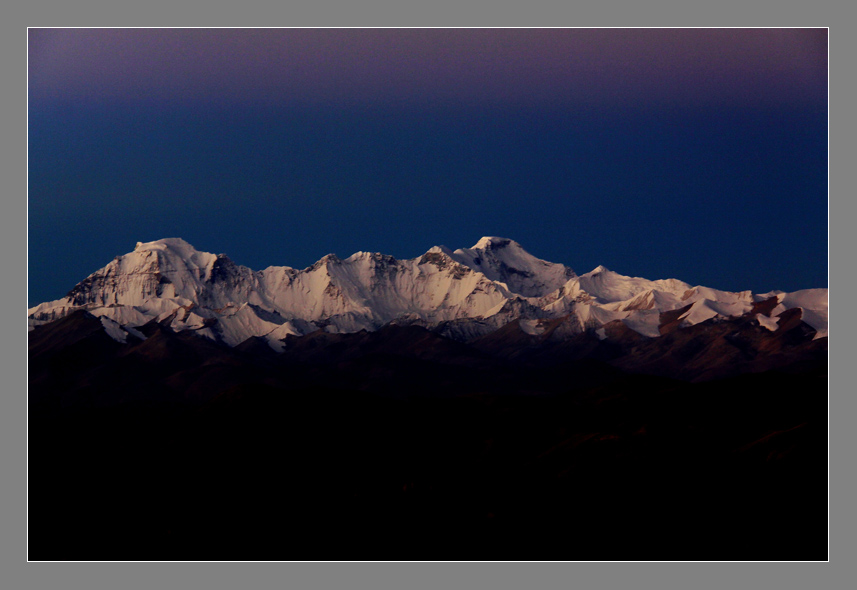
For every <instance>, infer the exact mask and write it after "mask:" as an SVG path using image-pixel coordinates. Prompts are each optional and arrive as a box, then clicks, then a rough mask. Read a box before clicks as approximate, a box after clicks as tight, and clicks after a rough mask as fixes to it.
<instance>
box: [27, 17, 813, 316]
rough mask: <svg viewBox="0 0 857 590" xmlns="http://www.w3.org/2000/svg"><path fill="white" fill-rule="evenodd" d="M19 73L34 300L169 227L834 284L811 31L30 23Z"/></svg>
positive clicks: (624, 269)
mask: <svg viewBox="0 0 857 590" xmlns="http://www.w3.org/2000/svg"><path fill="white" fill-rule="evenodd" d="M29 71H30V80H29V195H28V202H29V273H30V276H29V290H30V291H29V303H30V304H34V303H38V302H40V301H44V300H49V299H56V298H59V297H61V296H62V295H64V294H65V292H67V291H68V290H69V289H70V288H71V287H72V286H73V285H74V284H75V283H77V282H78V281H79V280H81V279H83V278H84V277H85V276H86V275H88V274H89V273H91V272H93V271H94V270H96V269H97V268H99V267H101V266H103V265H104V264H106V263H107V262H109V261H110V260H111V259H112V258H113V257H114V256H116V255H118V254H122V253H125V252H128V251H130V250H131V249H133V247H134V244H135V242H137V241H149V240H155V239H159V238H163V237H175V236H178V237H183V238H185V239H186V240H188V241H189V242H190V243H192V244H194V245H195V246H196V247H197V248H199V249H201V250H206V251H212V252H218V253H219V252H224V253H226V254H229V255H230V256H231V257H232V258H233V259H234V260H235V261H236V262H238V263H239V264H244V265H247V266H250V267H251V268H254V269H261V268H264V267H266V266H269V265H272V264H283V265H290V266H294V267H298V268H303V267H305V266H308V265H310V264H311V263H312V262H314V261H315V260H317V259H318V258H320V257H321V256H323V255H324V254H326V253H328V252H335V253H337V254H339V255H340V256H347V255H349V254H351V253H353V252H354V251H357V250H375V251H382V252H385V253H388V254H392V255H394V256H396V257H400V258H406V257H413V256H418V255H420V254H422V253H423V252H425V250H427V249H428V248H429V247H431V246H433V245H436V244H445V245H447V246H449V247H452V248H457V247H468V246H471V245H473V244H474V243H475V242H476V241H477V240H478V239H479V237H480V236H483V235H501V236H506V237H510V238H513V239H515V240H517V241H518V242H520V243H521V244H522V245H523V246H524V247H525V248H526V249H527V250H529V251H530V252H532V253H533V254H535V255H537V256H540V257H542V258H546V259H548V260H551V261H555V262H563V263H566V264H568V265H570V266H571V267H572V268H574V269H575V270H576V271H577V272H579V273H583V272H587V271H589V270H591V269H592V268H594V267H595V266H597V265H598V264H604V265H606V266H607V267H609V268H611V269H613V270H616V271H617V272H621V273H623V274H630V275H636V276H644V277H647V278H651V279H657V278H666V277H675V278H679V279H682V280H685V281H687V282H690V283H693V284H704V285H708V286H711V287H716V288H721V289H728V290H743V289H752V290H754V291H767V290H771V289H783V290H796V289H802V288H809V287H820V286H826V285H827V31H826V30H825V29H811V30H800V29H790V30H777V29H763V30H753V29H727V30H708V29H682V30H660V29H633V30H621V29H597V30H574V29H572V30H567V29H558V30H554V29H536V30H525V29H505V30H489V29H478V30H466V29H439V30H419V29H407V30H395V29H368V30H352V29H338V30H314V29H311V30H301V29H296V30H292V29H278V30H237V29H219V30H204V29H193V30H179V29H158V30H145V29H133V30H112V29H97V30H86V29H71V30H62V29H59V30H56V29H49V30H35V29H31V30H30V39H29Z"/></svg>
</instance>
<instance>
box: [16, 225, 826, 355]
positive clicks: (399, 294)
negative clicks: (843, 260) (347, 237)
mask: <svg viewBox="0 0 857 590" xmlns="http://www.w3.org/2000/svg"><path fill="white" fill-rule="evenodd" d="M774 298H775V299H774ZM81 308H83V309H86V310H87V311H89V312H90V313H92V314H94V315H96V316H100V317H101V318H102V322H103V323H104V325H105V329H106V331H107V333H108V334H109V335H110V336H111V337H112V338H114V339H115V340H118V341H120V342H124V341H126V339H127V338H128V336H129V335H131V336H134V337H137V338H140V337H143V336H142V334H141V333H140V332H139V331H137V330H136V329H135V328H136V327H139V326H141V325H143V324H145V323H147V322H150V321H152V320H157V321H158V322H160V323H162V324H163V325H167V326H169V327H171V328H172V329H173V330H195V331H197V332H198V333H199V334H201V335H203V336H206V337H208V338H211V339H213V340H218V341H222V342H225V343H226V344H228V345H230V346H235V345H237V344H239V343H241V342H243V341H244V340H246V339H247V338H250V337H253V336H259V337H263V338H265V339H266V340H267V341H268V342H269V344H270V345H271V346H272V347H273V348H274V349H276V350H282V348H283V339H284V338H285V337H286V336H288V335H301V334H307V333H310V332H313V331H316V330H319V329H323V330H326V331H329V332H357V331H360V330H376V329H378V328H380V327H381V326H383V325H385V324H388V323H391V322H395V323H400V324H417V325H422V326H425V327H429V328H432V329H437V330H438V331H440V332H441V333H443V334H445V335H447V336H450V337H453V338H457V339H459V340H468V339H471V338H475V337H478V336H483V335H485V334H487V333H490V332H492V331H494V330H496V329H498V328H501V327H503V326H504V325H506V324H508V323H510V322H512V321H514V320H518V319H520V320H522V321H521V322H519V323H518V326H520V329H521V330H522V331H525V332H526V333H528V334H537V333H539V330H540V325H541V324H542V323H543V322H546V321H549V320H554V319H557V318H564V320H565V321H564V322H563V325H564V326H565V333H567V334H569V335H573V334H575V333H579V332H583V331H592V332H593V333H595V334H599V335H603V334H604V331H603V329H602V327H603V326H604V325H606V324H609V323H611V322H621V323H622V324H624V325H625V326H627V327H628V328H630V329H631V330H634V331H635V332H638V333H640V334H643V335H645V336H649V337H658V336H660V335H661V334H662V333H663V330H664V329H665V328H664V325H665V321H666V318H667V316H664V315H662V314H664V312H676V313H678V310H681V312H680V313H678V317H676V318H674V317H672V316H675V315H676V313H673V314H671V315H670V314H668V317H669V320H670V321H671V322H672V325H674V326H675V325H677V326H678V327H681V326H688V325H693V324H697V323H699V322H703V321H706V320H710V319H712V318H714V319H715V321H716V318H726V317H732V316H741V315H745V314H754V315H755V316H756V317H757V321H758V322H759V324H760V325H762V326H763V327H765V328H767V329H769V330H776V329H777V328H778V316H779V315H780V314H781V313H783V312H784V311H786V310H788V309H794V308H798V309H799V310H800V314H801V319H802V320H803V321H804V322H806V323H807V324H809V325H810V326H811V327H812V328H814V329H815V330H816V336H815V337H816V338H821V337H825V336H827V289H808V290H804V291H797V292H794V293H783V292H780V291H774V292H771V293H766V294H761V295H755V294H753V293H751V292H750V291H742V292H740V293H731V292H728V291H718V290H716V289H710V288H707V287H701V286H691V285H688V284H687V283H684V282H682V281H679V280H676V279H666V280H657V281H650V280H647V279H642V278H635V277H627V276H623V275H620V274H618V273H615V272H613V271H610V270H608V269H606V268H604V267H601V266H599V267H598V268H596V269H594V270H593V271H591V272H588V273H586V274H584V275H580V276H577V275H576V274H575V273H574V271H572V270H571V269H570V268H568V267H567V266H564V265H562V264H557V263H551V262H547V261H545V260H541V259H539V258H536V257H535V256H533V255H531V254H529V253H528V252H526V251H525V250H524V249H523V248H522V247H521V245H520V244H518V243H517V242H514V241H512V240H509V239H506V238H499V237H484V238H482V239H480V240H479V241H478V242H477V243H476V244H475V245H474V246H473V247H472V248H461V249H458V250H455V251H452V250H450V249H448V248H446V247H444V246H435V247H433V248H431V249H430V250H429V251H428V252H426V253H425V254H423V255H422V256H420V257H418V258H414V259H410V260H397V259H395V258H393V257H392V256H388V255H384V254H378V253H370V252H357V253H355V254H352V255H351V256H349V257H348V258H345V259H340V258H338V257H337V256H335V255H333V254H328V255H327V256H325V257H323V258H322V259H321V260H319V261H318V262H316V263H315V264H313V265H312V266H310V267H308V268H305V269H303V270H297V269H294V268H290V267H287V266H277V267H270V268H266V269H264V270H262V271H253V270H251V269H249V268H247V267H244V266H240V265H236V264H235V263H234V262H232V261H231V260H230V259H229V258H228V257H227V256H225V255H223V254H218V255H215V254H210V253H207V252H199V251H197V250H196V249H195V248H194V247H193V246H191V245H190V244H188V243H187V242H185V241H184V240H182V239H179V238H167V239H163V240H158V241H155V242H148V243H138V244H137V245H136V247H135V248H134V250H133V251H132V252H129V253H128V254H125V255H123V256H118V257H117V258H115V259H114V260H113V261H111V262H110V263H109V264H107V266H105V267H104V268H101V269H99V270H97V271H96V272H94V273H93V274H91V275H90V276H88V277H86V278H85V279H84V280H83V281H81V282H80V283H79V284H78V285H76V286H75V287H74V288H73V289H72V290H71V291H70V292H69V293H68V294H67V295H66V297H64V298H63V299H59V300H57V301H50V302H46V303H42V304H40V305H37V306H36V307H33V308H31V309H29V310H28V321H29V324H30V327H31V328H32V327H34V326H37V325H39V324H42V323H45V322H49V321H52V320H55V319H58V318H60V317H63V316H64V315H66V314H68V313H70V312H71V311H74V310H76V309H81ZM676 322H677V324H676Z"/></svg>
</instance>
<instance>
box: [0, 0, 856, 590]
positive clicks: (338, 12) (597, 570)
mask: <svg viewBox="0 0 857 590" xmlns="http://www.w3.org/2000/svg"><path fill="white" fill-rule="evenodd" d="M653 4H654V6H653ZM836 4H837V5H838V6H842V5H843V3H836ZM832 7H833V2H829V3H819V2H818V1H816V2H812V3H806V2H804V3H800V5H796V3H792V4H791V5H786V3H775V2H773V1H769V0H766V1H765V2H753V3H746V2H743V3H740V4H737V5H730V6H728V7H727V6H724V5H723V4H722V3H713V2H706V3H695V5H691V4H689V3H687V2H680V1H677V0H673V1H669V2H658V3H650V2H646V3H642V2H633V1H630V0H626V1H622V2H616V1H614V0H605V1H603V2H600V3H598V4H597V5H596V6H583V7H579V6H574V5H571V4H570V3H567V4H564V5H557V3H553V2H551V3H549V4H548V5H547V6H545V3H544V2H542V1H541V0H539V1H538V2H535V3H534V2H533V1H532V0H531V1H529V2H523V3H522V2H517V3H515V2H491V1H489V0H478V1H467V2H462V1H459V2H456V3H454V4H453V3H450V4H444V5H443V6H441V7H438V5H437V4H436V3H428V2H419V3H410V4H409V5H405V4H404V3H402V2H394V1H392V0H377V1H374V2H366V1H360V2H359V3H358V2H354V1H352V2H348V1H346V0H336V1H331V0H316V1H315V2H313V3H312V4H309V3H307V4H306V5H302V6H287V5H283V6H270V5H264V4H263V5H262V6H260V5H259V3H256V2H249V3H248V2H246V1H245V2H240V3H230V4H229V5H228V6H227V5H226V3H225V2H216V3H213V2H206V3H204V2H203V1H202V0H193V1H187V2H182V3H180V4H177V3H175V2H171V3H169V4H167V3H158V5H157V6H153V4H152V3H133V4H126V5H124V6H121V7H120V6H117V4H116V3H115V2H113V3H112V2H108V1H106V0H98V1H95V0H93V1H90V2H74V3H72V2H59V1H51V2H42V1H38V0H34V1H32V2H29V3H27V5H26V6H19V7H17V8H15V9H11V8H7V10H6V11H5V14H4V20H3V25H2V32H3V34H2V35H0V43H2V48H3V50H2V52H0V59H2V63H3V73H4V77H5V78H6V79H7V84H4V85H3V87H2V89H0V96H2V100H0V105H2V106H3V117H2V119H0V120H2V127H0V129H2V130H3V132H4V133H3V134H2V136H3V138H4V141H3V142H2V152H0V154H2V157H0V163H2V164H0V166H2V171H3V173H4V174H3V178H4V179H7V184H5V185H4V188H5V191H6V192H8V196H7V198H4V199H2V201H0V202H2V207H3V215H2V216H0V220H2V223H3V232H2V235H3V236H4V240H3V242H4V248H3V250H2V252H3V255H4V260H5V263H4V267H3V270H4V273H3V274H4V275H6V276H7V277H10V278H7V279H6V280H4V281H2V283H0V285H2V286H0V289H2V300H3V301H10V302H15V301H18V299H17V297H16V293H17V292H18V289H21V287H19V286H18V285H20V284H22V283H24V284H25V279H26V272H27V265H26V243H27V234H26V225H25V224H24V223H23V220H24V219H25V218H26V198H25V195H26V175H25V174H24V171H25V170H26V156H27V154H26V151H25V150H24V149H23V145H24V141H25V139H26V118H25V116H24V113H25V111H24V109H25V108H26V95H25V94H24V91H23V88H24V85H25V83H26V82H25V80H26V62H25V59H26V27H28V26H230V27H231V26H248V27H253V26H266V25H267V26H271V25H276V26H343V27H352V26H455V27H466V26H511V27H519V26H520V27H524V26H564V27H577V26H795V27H801V26H816V27H831V30H830V56H831V57H830V63H831V65H834V66H836V67H835V70H831V71H835V72H836V76H835V77H834V76H831V80H832V81H833V83H831V84H830V88H831V90H835V91H836V92H837V94H836V96H837V97H842V98H841V99H839V100H837V99H832V100H831V101H830V106H831V108H830V112H831V113H834V114H836V115H837V118H836V124H835V125H831V126H830V159H829V169H830V170H833V171H838V174H837V176H836V178H835V179H834V178H833V176H832V175H831V178H830V198H829V212H834V213H835V215H830V216H829V219H830V228H831V230H833V229H834V228H839V230H841V231H830V234H829V235H830V236H831V237H832V236H836V238H837V241H836V245H837V248H836V249H835V255H834V256H832V258H834V259H835V260H836V261H837V264H842V263H843V260H844V256H845V253H846V252H847V250H846V249H845V247H844V242H843V243H840V238H841V239H842V240H844V236H845V235H846V234H844V229H845V223H846V222H847V221H849V211H850V212H851V213H853V208H854V204H853V200H850V199H848V198H847V196H846V195H847V194H848V193H847V192H845V189H846V187H848V186H850V183H848V178H847V177H846V176H845V171H846V170H848V169H849V168H853V153H854V151H853V150H848V149H847V147H849V146H850V144H849V142H848V140H847V138H849V137H855V134H854V133H853V130H854V129H853V127H854V123H853V120H850V119H849V118H845V117H844V115H845V114H846V113H847V112H848V110H847V109H846V107H845V104H844V97H845V96H846V94H845V91H846V88H845V84H846V82H845V81H847V80H851V81H852V84H853V80H854V76H853V75H852V76H846V75H845V72H844V68H845V66H846V65H847V64H848V62H849V61H850V59H851V56H852V55H853V54H854V52H853V51H852V52H848V51H847V46H846V43H847V40H848V38H849V32H850V31H847V29H846V27H845V26H841V27H837V26H835V25H836V24H838V23H840V22H841V23H843V25H844V24H845V23H847V22H849V21H848V20H847V13H846V12H845V9H841V10H837V9H834V8H832ZM617 15H618V16H617ZM842 18H846V20H845V21H842V20H840V19H842ZM9 80H11V81H12V82H11V83H8V81H9ZM852 90H853V88H852ZM831 96H833V95H831ZM840 102H841V103H842V108H837V107H838V106H839V105H840ZM849 132H850V133H849ZM852 141H853V140H852ZM837 179H838V182H837ZM9 183H11V184H9ZM851 219H853V216H852V217H851ZM830 245H832V244H831V243H829V246H830ZM829 252H831V253H833V252H834V249H833V248H829ZM840 268H841V267H840ZM11 269H14V271H13V272H9V270H11ZM846 276H850V273H848V274H846V273H844V272H842V273H840V274H839V275H837V279H836V281H835V283H836V284H837V285H838V283H839V282H840V281H841V282H843V283H844V277H846ZM841 288H842V292H843V293H845V292H846V291H845V285H844V284H843V285H842V287H841ZM836 293H837V295H834V297H833V300H834V301H833V307H834V309H838V308H837V305H838V302H839V301H840V298H838V291H837V292H836ZM23 296H24V294H21V295H20V297H23ZM841 300H842V301H843V305H844V301H845V299H844V297H843V298H841ZM22 303H23V302H22ZM22 308H23V304H22ZM22 312H23V309H21V310H20V311H19V310H17V308H16V307H15V306H14V305H7V306H4V308H3V313H2V316H0V317H2V326H3V328H4V329H3V334H4V354H3V355H2V358H3V369H4V370H3V374H4V377H5V378H4V379H3V382H2V383H3V386H2V392H3V395H2V396H0V400H2V401H0V404H2V405H0V437H2V443H0V457H2V466H3V475H4V477H2V478H0V482H2V483H0V498H2V503H0V522H2V523H3V526H2V527H0V530H2V539H0V543H2V545H0V556H2V559H3V565H2V568H3V569H2V571H3V576H2V578H3V579H4V581H6V580H8V581H9V582H10V584H9V587H13V588H30V587H32V588H45V589H47V588H58V587H62V588H92V589H95V590H97V589H99V588H161V587H165V588H173V587H180V588H186V587H191V588H193V587H199V588H236V587H274V586H277V587H281V586H283V585H285V586H292V585H293V586H294V587H297V588H308V587H312V588H328V589H333V588H341V587H348V588H353V587H358V588H361V587H366V588H383V587H392V588H399V587H407V588H411V587H426V588H441V587H452V588H456V587H467V588H471V587H477V588H478V587H486V588H487V587H491V588H496V587H508V588H522V587H539V588H553V587H567V586H576V585H580V586H581V587H586V588H589V587H603V588H623V587H629V586H631V585H632V584H633V586H634V587H640V586H643V587H650V586H651V587H655V588H673V587H675V588H705V587H712V588H713V587H717V588H722V587H733V586H734V587H739V588H741V587H744V588H749V587H752V588H756V587H761V588H765V587H771V588H808V587H839V586H842V587H847V580H848V578H849V576H848V575H847V571H846V568H848V566H849V565H850V564H849V558H850V557H851V554H852V551H850V550H853V547H854V544H853V533H852V535H847V533H848V532H849V531H853V530H854V527H853V526H850V525H852V524H853V520H852V519H853V518H854V517H853V515H851V514H849V513H850V512H851V511H848V510H847V504H846V503H845V502H844V498H845V497H844V490H847V489H849V488H850V486H849V484H853V483H854V481H853V480H854V473H855V470H854V469H853V464H851V462H852V461H853V459H851V458H850V457H852V456H853V453H850V452H849V451H853V446H854V441H853V436H852V437H851V440H848V437H847V432H848V426H847V425H846V424H847V422H846V420H847V419H848V417H850V416H853V415H854V404H855V400H854V396H852V395H849V394H851V392H852V388H850V387H848V385H849V382H848V380H847V379H846V378H845V376H844V375H843V374H842V373H841V372H839V371H837V370H836V368H837V367H842V366H844V362H845V361H846V359H849V358H850V355H849V354H848V353H849V350H853V349H851V338H853V337H851V336H849V334H852V333H853V329H851V328H852V326H851V325H850V322H852V320H851V319H849V316H848V315H845V314H842V315H840V316H839V319H838V321H837V323H835V324H834V326H833V330H832V332H833V335H832V343H833V345H832V346H831V347H830V361H831V365H830V366H831V369H832V370H831V373H830V397H829V400H830V408H831V418H830V420H831V422H830V424H831V438H830V448H831V455H830V458H831V495H830V499H831V504H830V507H831V514H832V518H831V531H830V532H831V537H830V563H829V564H825V563H789V564H778V563H759V564H757V563H737V564H723V563H701V564H690V563H675V564H670V563H628V564H622V563H593V564H587V563H547V564H542V563H519V564H515V563H481V564H480V563H449V564H433V563H414V564H401V563H389V564H383V563H380V564H370V563H344V564H336V563H305V564H301V563H261V564H256V563H166V564H154V563H130V564H119V563H57V564H49V563H27V562H26V487H25V483H26V468H27V466H26V446H25V445H26V421H25V420H24V417H25V415H26V397H25V395H24V392H25V391H26V371H25V367H26V351H25V349H24V347H23V345H22V344H19V343H20V342H21V340H18V339H19V338H21V339H23V333H24V328H23V326H24V320H23V315H24V314H23V313H22ZM18 331H20V332H18ZM18 334H20V336H19V335H18ZM837 582H839V583H837Z"/></svg>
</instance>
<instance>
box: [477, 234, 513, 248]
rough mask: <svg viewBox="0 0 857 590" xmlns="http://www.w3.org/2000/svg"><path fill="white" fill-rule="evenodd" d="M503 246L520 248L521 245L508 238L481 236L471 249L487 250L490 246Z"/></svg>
mask: <svg viewBox="0 0 857 590" xmlns="http://www.w3.org/2000/svg"><path fill="white" fill-rule="evenodd" d="M504 246H514V247H517V248H521V245H520V244H519V243H518V242H516V241H514V240H510V239H509V238H501V237H499V236H483V237H481V238H479V241H478V242H476V244H475V245H474V246H473V248H471V250H488V249H492V248H502V247H504Z"/></svg>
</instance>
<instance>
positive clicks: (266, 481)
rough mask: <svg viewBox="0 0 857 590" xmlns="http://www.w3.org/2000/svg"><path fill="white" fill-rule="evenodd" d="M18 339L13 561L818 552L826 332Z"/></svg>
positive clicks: (733, 326)
mask: <svg viewBox="0 0 857 590" xmlns="http://www.w3.org/2000/svg"><path fill="white" fill-rule="evenodd" d="M140 331H141V332H142V333H143V334H144V335H146V336H147V338H146V339H145V340H138V339H129V341H128V342H127V343H124V344H123V343H119V342H116V341H115V340H113V339H111V338H110V337H109V336H108V335H107V334H106V332H105V331H104V330H103V326H102V325H101V322H100V321H99V320H98V319H97V318H94V317H93V316H90V315H89V314H87V313H86V312H76V313H73V314H71V315H69V316H67V317H65V318H62V319H61V320H57V321H55V322H52V323H50V324H46V325H44V326H40V327H38V328H36V329H35V330H33V331H32V332H31V333H30V358H29V375H30V379H29V400H30V405H29V409H30V413H29V449H28V452H29V559H31V560H584V561H588V560H825V559H827V523H828V521H827V518H828V516H827V411H828V410H827V339H826V338H822V339H816V340H813V339H812V336H813V332H812V330H811V328H808V327H807V326H806V325H805V324H803V323H802V322H800V321H799V318H797V319H796V320H795V321H794V322H783V327H782V328H781V329H780V330H777V331H775V332H770V331H768V330H766V329H764V328H761V327H759V326H757V325H755V326H754V325H752V324H751V323H750V322H746V321H745V322H743V323H742V319H741V318H737V319H734V320H729V321H720V322H703V323H702V324H697V325H696V326H692V327H691V328H686V329H681V330H675V331H671V332H669V333H666V334H665V335H664V336H662V337H660V338H657V339H645V338H640V337H638V336H637V335H635V334H630V333H627V332H622V331H621V329H620V328H618V327H617V329H616V330H615V331H613V332H612V333H608V334H607V336H608V337H607V338H605V339H603V340H602V339H600V338H597V337H594V336H592V335H587V334H581V335H580V337H579V338H577V339H571V340H566V341H563V342H561V343H555V342H551V341H549V340H548V339H544V338H543V339H539V338H538V337H531V336H529V335H526V334H523V333H521V332H520V331H519V330H518V331H515V330H512V329H511V328H510V329H509V330H507V331H506V332H505V333H504V332H503V331H498V332H497V333H495V334H491V335H490V336H489V337H487V338H484V339H481V340H479V341H475V342H471V343H468V344H464V343H461V342H456V341H452V340H448V339H446V338H444V337H442V336H440V335H438V334H437V333H435V332H430V331H427V330H425V329H422V328H418V327H413V326H411V327H402V326H388V327H386V328H383V329H381V330H379V331H377V332H371V333H369V332H360V333H356V334H328V333H324V332H316V333H314V334H310V335H307V336H303V337H299V338H297V337H296V338H290V339H289V340H288V341H287V343H286V344H287V347H286V351H285V352H284V353H281V354H277V353H275V352H274V351H273V350H271V349H270V348H269V347H268V346H267V344H265V343H264V342H262V341H260V340H257V339H250V340H248V341H246V342H244V343H242V344H241V345H239V346H237V347H235V348H228V347H225V346H220V345H218V344H215V343H213V342H211V341H208V340H205V339H203V338H200V337H198V336H196V335H195V334H193V333H192V332H179V333H175V332H173V331H171V330H169V329H167V328H164V327H163V326H161V325H159V324H157V323H154V322H153V323H150V324H147V325H146V326H143V327H141V328H140Z"/></svg>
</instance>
